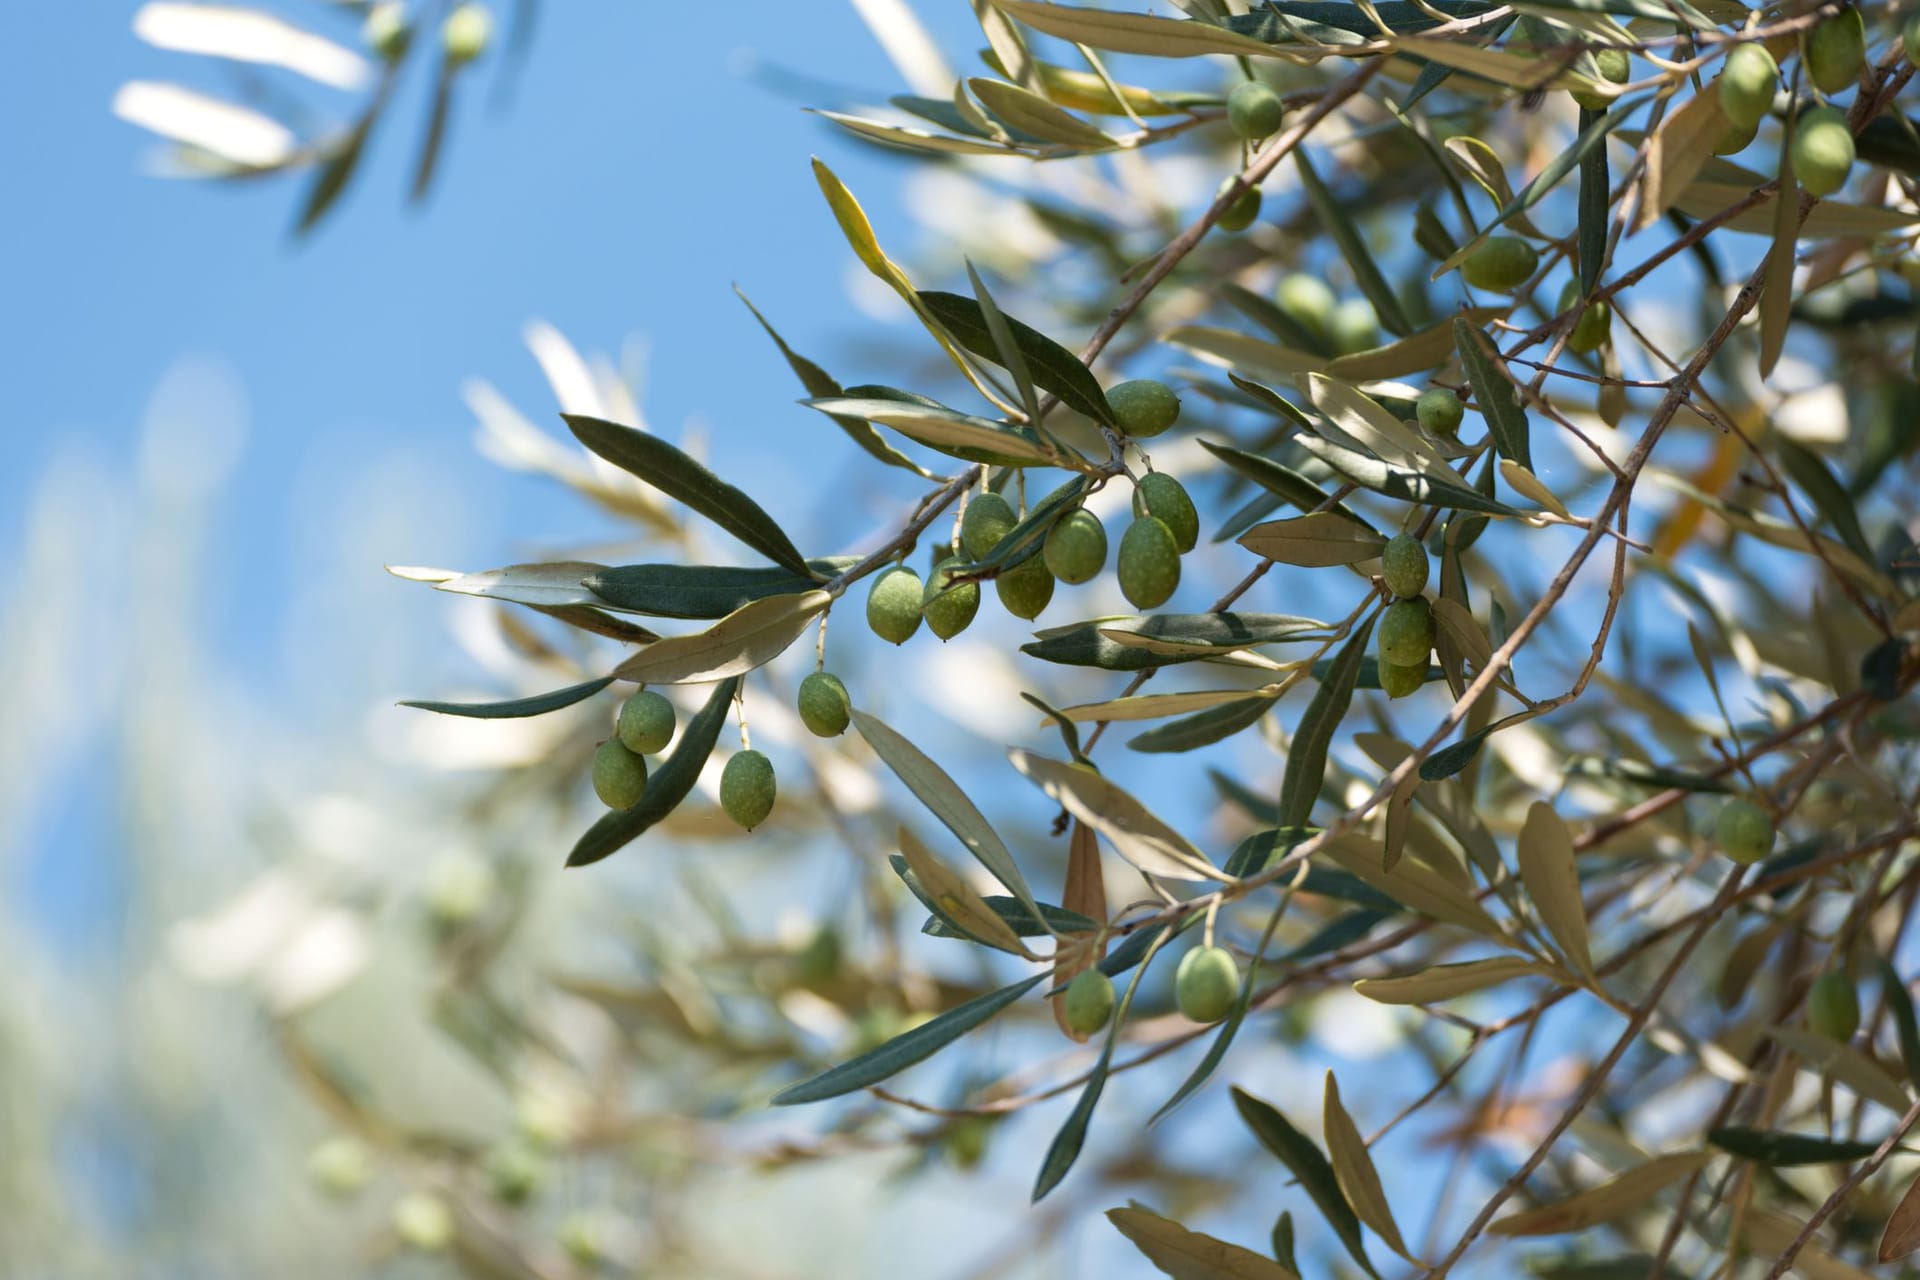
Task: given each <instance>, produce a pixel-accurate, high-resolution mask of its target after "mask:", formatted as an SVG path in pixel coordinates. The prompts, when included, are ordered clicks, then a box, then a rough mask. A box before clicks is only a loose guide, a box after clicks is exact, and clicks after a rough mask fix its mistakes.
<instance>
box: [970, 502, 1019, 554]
mask: <svg viewBox="0 0 1920 1280" xmlns="http://www.w3.org/2000/svg"><path fill="white" fill-rule="evenodd" d="M1018 523H1020V517H1018V516H1016V515H1015V514H1014V513H1013V504H1012V503H1010V502H1008V501H1007V500H1006V499H1005V498H1003V497H1001V496H1000V495H999V494H997V493H993V492H991V491H989V492H986V493H982V494H979V495H977V496H976V497H975V498H974V499H973V501H971V502H969V503H968V504H967V510H966V514H965V515H963V516H961V517H960V549H961V550H962V551H964V552H966V553H967V558H968V559H970V560H981V559H984V558H985V557H986V555H987V553H988V552H990V551H992V550H993V549H994V548H995V547H996V546H998V545H999V544H1000V539H1002V538H1004V537H1006V536H1007V533H1008V532H1009V531H1010V530H1011V529H1012V528H1013V526H1014V525H1016V524H1018Z"/></svg>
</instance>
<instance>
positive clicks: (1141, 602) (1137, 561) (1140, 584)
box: [1118, 516, 1180, 609]
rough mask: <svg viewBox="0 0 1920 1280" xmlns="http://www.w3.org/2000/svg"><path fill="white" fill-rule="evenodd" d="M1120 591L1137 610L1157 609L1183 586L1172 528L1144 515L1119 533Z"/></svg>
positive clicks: (1177, 548)
mask: <svg viewBox="0 0 1920 1280" xmlns="http://www.w3.org/2000/svg"><path fill="white" fill-rule="evenodd" d="M1118 567H1119V571H1120V594H1122V595H1124V596H1125V597H1126V598H1127V600H1128V602H1129V603H1131V604H1132V605H1133V607H1134V608H1136V609H1157V608H1159V607H1160V606H1161V605H1163V604H1165V603H1166V602H1167V598H1168V597H1169V596H1171V595H1172V594H1173V591H1174V588H1175V587H1178V586H1179V585H1180V546H1179V544H1178V543H1177V542H1176V541H1175V540H1174V537H1173V530H1171V529H1169V528H1168V527H1167V523H1166V521H1164V520H1161V519H1159V518H1157V517H1155V516H1142V517H1140V518H1139V519H1136V520H1135V521H1134V522H1133V523H1132V524H1130V525H1128V526H1127V531H1126V532H1125V533H1124V534H1122V535H1121V536H1120V559H1119V565H1118Z"/></svg>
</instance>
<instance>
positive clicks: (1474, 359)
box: [1453, 319, 1533, 471]
mask: <svg viewBox="0 0 1920 1280" xmlns="http://www.w3.org/2000/svg"><path fill="white" fill-rule="evenodd" d="M1453 346H1454V350H1455V351H1457V352H1459V353H1460V366H1461V368H1463V369H1465V370H1466V372H1467V381H1469V382H1470V383H1472V384H1473V402H1474V404H1475V405H1476V406H1478V407H1479V410H1480V412H1481V414H1482V416H1484V417H1485V418H1486V420H1487V431H1488V433H1489V434H1490V435H1492V437H1493V447H1494V448H1495V449H1497V450H1499V452H1500V456H1501V457H1504V458H1511V459H1512V460H1513V461H1515V462H1517V463H1519V464H1520V465H1521V466H1523V467H1525V468H1526V469H1527V470H1529V471H1531V470H1533V447H1532V444H1531V441H1530V435H1529V431H1528V428H1527V411H1526V408H1525V406H1523V405H1522V404H1521V403H1520V391H1519V388H1517V387H1515V386H1514V385H1513V383H1512V382H1510V381H1508V380H1507V378H1506V377H1505V376H1504V375H1502V374H1501V372H1500V369H1499V366H1498V365H1497V363H1496V361H1497V360H1498V356H1497V355H1496V354H1495V353H1493V352H1491V351H1489V350H1488V347H1487V342H1486V335H1485V334H1483V333H1482V332H1481V331H1480V330H1479V329H1476V328H1475V327H1474V326H1472V325H1470V324H1468V323H1467V322H1466V321H1465V320H1461V319H1456V320H1455V321H1454V322H1453Z"/></svg>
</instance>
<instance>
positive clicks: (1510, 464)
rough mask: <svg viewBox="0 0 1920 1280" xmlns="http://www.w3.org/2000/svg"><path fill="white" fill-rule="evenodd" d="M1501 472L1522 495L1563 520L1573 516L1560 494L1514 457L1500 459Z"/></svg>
mask: <svg viewBox="0 0 1920 1280" xmlns="http://www.w3.org/2000/svg"><path fill="white" fill-rule="evenodd" d="M1500 474H1501V475H1503V476H1505V477H1506V478H1507V483H1508V484H1510V485H1512V486H1513V487H1514V490H1515V492H1517V493H1519V494H1520V495H1521V496H1522V497H1526V498H1531V499H1533V500H1534V501H1535V502H1537V503H1539V504H1540V505H1541V506H1543V507H1545V508H1546V509H1547V510H1548V511H1551V512H1553V514H1555V515H1557V516H1559V517H1560V518H1561V519H1563V520H1565V519H1570V518H1571V516H1572V513H1571V512H1569V511H1568V510H1567V504H1566V503H1564V502H1562V501H1560V497H1559V495H1558V494H1556V493H1554V491H1553V490H1551V489H1549V488H1547V486H1546V484H1545V483H1544V482H1542V481H1541V479H1540V477H1539V476H1537V475H1535V474H1533V472H1531V471H1529V470H1527V469H1526V468H1525V467H1523V466H1521V465H1520V464H1519V463H1517V462H1515V461H1514V460H1513V459H1511V458H1502V459H1500Z"/></svg>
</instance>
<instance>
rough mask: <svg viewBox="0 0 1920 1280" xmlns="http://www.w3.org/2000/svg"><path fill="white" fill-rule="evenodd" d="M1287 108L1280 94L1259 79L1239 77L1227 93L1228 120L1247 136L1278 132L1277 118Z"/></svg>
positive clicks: (1241, 133)
mask: <svg viewBox="0 0 1920 1280" xmlns="http://www.w3.org/2000/svg"><path fill="white" fill-rule="evenodd" d="M1286 112H1287V104H1286V103H1285V102H1283V101H1281V98H1280V95H1279V94H1277V93H1275V92H1274V91H1273V90H1272V89H1270V88H1268V87H1267V85H1266V84H1265V83H1264V82H1262V81H1259V80H1242V81H1241V82H1240V83H1239V84H1237V85H1235V86H1233V92H1231V93H1229V94H1228V95H1227V124H1228V125H1229V126H1230V127H1231V128H1232V129H1233V131H1234V132H1235V133H1237V134H1239V135H1240V136H1241V137H1243V138H1246V139H1249V140H1252V139H1254V138H1266V137H1270V136H1272V135H1273V134H1276V133H1278V132H1280V120H1281V117H1283V116H1284V115H1286Z"/></svg>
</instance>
